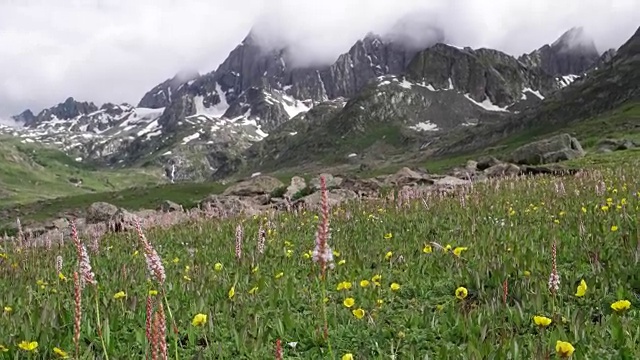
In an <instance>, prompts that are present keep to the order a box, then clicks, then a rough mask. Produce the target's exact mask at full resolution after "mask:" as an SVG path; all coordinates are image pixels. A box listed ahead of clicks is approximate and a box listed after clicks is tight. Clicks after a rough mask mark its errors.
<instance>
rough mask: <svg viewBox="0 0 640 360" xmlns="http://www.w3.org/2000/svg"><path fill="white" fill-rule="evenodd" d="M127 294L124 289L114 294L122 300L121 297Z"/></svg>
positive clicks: (117, 298)
mask: <svg viewBox="0 0 640 360" xmlns="http://www.w3.org/2000/svg"><path fill="white" fill-rule="evenodd" d="M126 296H127V294H125V292H124V291H118V292H117V293H115V294H114V295H113V298H114V299H116V300H120V299H122V298H124V297H126Z"/></svg>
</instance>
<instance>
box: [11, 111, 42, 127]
mask: <svg viewBox="0 0 640 360" xmlns="http://www.w3.org/2000/svg"><path fill="white" fill-rule="evenodd" d="M11 118H12V119H13V120H15V121H16V122H17V123H22V124H24V125H27V124H32V123H34V122H35V121H36V120H37V119H36V116H35V115H33V113H32V112H31V110H29V109H27V110H25V111H23V112H22V113H20V115H15V116H12V117H11Z"/></svg>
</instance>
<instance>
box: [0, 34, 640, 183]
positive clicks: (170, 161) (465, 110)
mask: <svg viewBox="0 0 640 360" xmlns="http://www.w3.org/2000/svg"><path fill="white" fill-rule="evenodd" d="M638 43H640V29H639V31H638V32H636V33H635V34H634V35H633V36H632V37H631V38H630V39H629V41H628V42H627V43H625V44H624V45H623V46H622V47H620V48H619V49H617V50H615V49H611V50H608V51H606V52H604V53H600V52H598V50H597V49H596V47H595V45H594V42H593V40H591V39H590V38H589V37H588V36H587V35H586V33H585V31H584V30H583V29H582V28H580V27H575V28H572V29H570V30H568V31H567V32H566V33H564V34H563V35H562V36H561V37H560V38H559V39H558V40H556V41H555V42H553V43H552V44H547V45H543V46H541V47H540V48H539V49H536V50H534V51H532V52H530V53H528V54H523V55H521V56H519V57H514V56H512V55H509V54H506V53H504V52H501V51H498V50H493V49H485V48H481V49H471V48H469V47H464V48H462V47H457V46H453V45H448V44H446V43H445V39H444V36H442V37H441V38H437V39H436V40H434V42H433V43H432V44H427V45H426V46H425V47H422V48H416V47H415V46H411V45H410V44H408V43H407V42H405V41H403V39H402V38H398V37H393V36H389V35H377V34H372V33H370V34H367V35H366V36H364V37H363V38H362V39H361V40H358V41H357V42H356V43H355V44H354V45H353V46H352V47H351V48H350V49H348V51H347V52H345V53H344V54H342V55H340V56H339V57H338V58H337V59H336V61H335V62H334V63H333V64H330V65H325V66H314V67H302V68H301V67H295V66H293V65H291V64H292V61H291V54H289V53H288V50H287V48H282V49H265V48H264V47H263V46H261V43H260V39H259V37H258V36H257V34H255V33H253V32H251V33H250V34H249V35H248V36H247V37H246V38H245V39H244V40H243V41H242V42H241V43H240V44H239V45H238V46H236V47H235V48H234V49H233V50H232V51H231V52H230V54H229V56H228V57H227V58H226V59H225V60H224V61H223V62H222V63H221V64H220V65H219V66H218V68H217V69H216V70H215V71H211V72H209V73H205V74H199V73H197V72H188V71H185V72H181V73H178V74H177V75H175V76H174V77H172V78H170V79H167V80H166V81H163V82H162V83H160V84H158V85H157V86H155V87H154V88H153V89H151V90H149V91H148V92H147V93H146V94H144V96H142V98H141V100H140V101H139V102H138V104H136V105H130V104H111V103H107V104H103V105H101V106H97V105H95V104H94V103H92V102H83V101H78V100H76V99H73V98H68V99H66V100H65V101H64V102H62V103H60V104H57V105H55V106H53V107H51V108H47V109H44V110H42V111H40V112H39V113H37V114H34V113H33V112H32V111H31V110H25V111H24V112H22V113H21V114H19V115H16V116H14V117H13V119H14V120H15V121H16V122H18V123H20V124H22V125H23V127H21V128H9V127H3V126H2V125H0V132H4V133H6V134H9V135H12V136H16V137H19V138H21V141H22V142H25V143H42V144H47V145H50V146H54V147H57V148H59V149H61V150H63V151H64V152H66V153H68V154H69V155H70V156H72V157H73V158H74V159H75V160H76V161H78V162H88V163H91V164H94V165H99V166H104V167H110V168H126V167H162V168H164V169H165V170H166V174H167V177H168V178H170V180H171V181H183V180H202V179H212V178H214V179H220V178H226V177H229V176H232V175H237V174H251V173H254V172H261V171H273V170H282V169H289V168H292V169H293V168H300V167H307V166H326V165H330V164H340V163H347V164H358V163H375V162H376V160H377V159H385V158H387V157H389V156H396V155H397V156H403V154H404V155H406V154H410V155H411V156H414V157H415V156H418V155H420V156H422V155H424V156H425V157H428V156H436V155H437V156H445V155H448V154H454V153H459V152H464V151H469V150H471V149H478V148H482V147H486V146H490V145H491V144H492V143H494V142H496V141H498V140H499V139H501V138H504V137H505V136H507V135H508V134H512V133H515V132H517V131H519V130H521V129H523V128H525V127H531V126H541V125H542V124H545V123H548V124H557V123H559V122H563V121H573V120H579V119H580V118H581V117H582V118H584V117H589V116H592V115H594V114H597V113H599V112H602V111H606V110H608V109H613V108H614V107H615V106H616V105H620V104H622V103H624V102H627V101H630V100H634V99H638V97H639V96H640V94H639V93H638V87H637V85H633V84H634V81H635V84H637V83H638V82H637V81H638V80H639V79H638V72H640V71H639V70H638V69H640V66H638V57H639V54H640V49H639V47H640V46H639V45H638ZM589 99H592V100H593V101H591V102H590V101H588V100H589ZM561 103H562V104H569V106H563V105H559V104H561Z"/></svg>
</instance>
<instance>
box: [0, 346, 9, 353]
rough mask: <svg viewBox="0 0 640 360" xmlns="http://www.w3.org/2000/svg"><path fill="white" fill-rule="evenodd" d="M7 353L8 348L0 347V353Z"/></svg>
mask: <svg viewBox="0 0 640 360" xmlns="http://www.w3.org/2000/svg"><path fill="white" fill-rule="evenodd" d="M7 351H9V348H8V347H6V346H4V345H0V352H7Z"/></svg>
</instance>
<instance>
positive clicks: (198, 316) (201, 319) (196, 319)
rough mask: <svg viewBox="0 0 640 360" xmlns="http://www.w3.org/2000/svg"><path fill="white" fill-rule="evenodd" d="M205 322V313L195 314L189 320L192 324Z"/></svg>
mask: <svg viewBox="0 0 640 360" xmlns="http://www.w3.org/2000/svg"><path fill="white" fill-rule="evenodd" d="M206 323H207V315H206V314H196V316H194V317H193V320H191V325H193V326H202V325H204V324H206Z"/></svg>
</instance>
